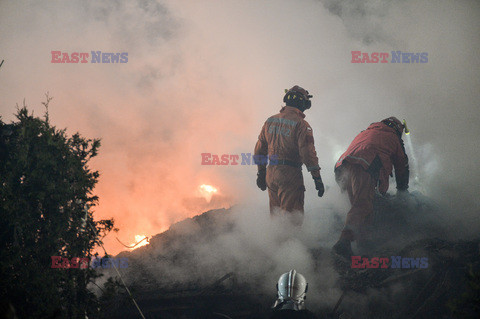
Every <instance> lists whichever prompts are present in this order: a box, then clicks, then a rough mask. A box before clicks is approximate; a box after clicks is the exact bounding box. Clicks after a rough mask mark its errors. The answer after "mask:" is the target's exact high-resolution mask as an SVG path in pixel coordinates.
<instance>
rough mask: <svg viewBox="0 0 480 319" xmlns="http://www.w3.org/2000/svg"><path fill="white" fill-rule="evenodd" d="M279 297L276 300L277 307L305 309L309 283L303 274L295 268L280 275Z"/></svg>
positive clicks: (274, 306)
mask: <svg viewBox="0 0 480 319" xmlns="http://www.w3.org/2000/svg"><path fill="white" fill-rule="evenodd" d="M277 290H278V299H277V300H276V301H275V304H274V305H273V308H275V309H293V310H303V309H305V298H306V293H307V290H308V283H307V281H306V280H305V277H303V275H301V274H299V273H297V271H296V270H295V269H292V270H290V271H289V272H286V273H284V274H283V275H281V276H280V278H279V279H278V283H277Z"/></svg>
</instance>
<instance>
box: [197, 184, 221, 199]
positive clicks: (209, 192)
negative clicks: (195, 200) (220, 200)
mask: <svg viewBox="0 0 480 319" xmlns="http://www.w3.org/2000/svg"><path fill="white" fill-rule="evenodd" d="M198 189H199V191H200V194H201V196H202V197H204V198H205V200H206V201H207V202H210V200H212V196H213V194H215V193H217V192H218V190H217V189H216V188H215V187H213V186H211V185H205V184H202V185H200V186H199V187H198Z"/></svg>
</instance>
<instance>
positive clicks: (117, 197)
mask: <svg viewBox="0 0 480 319" xmlns="http://www.w3.org/2000/svg"><path fill="white" fill-rule="evenodd" d="M479 34H480V3H479V2H478V1H421V0H418V1H407V0H406V1H383V2H382V1H374V0H372V1H358V0H355V1H354V0H349V1H348V0H344V1H333V0H331V1H313V0H301V1H287V0H277V1H273V0H271V1H240V0H237V1H226V0H221V1H220V0H219V1H186V0H185V1H178V0H175V1H174V0H170V1H113V0H107V1H1V2H0V60H3V59H4V60H5V62H4V64H3V66H2V67H1V68H0V115H1V116H2V118H3V119H4V121H10V120H13V119H14V116H13V114H14V113H15V104H16V103H19V104H20V103H22V101H23V99H25V100H26V104H27V105H28V106H29V108H30V109H31V110H34V111H35V114H37V115H41V114H42V113H43V112H44V110H43V108H42V106H41V102H42V101H44V94H45V92H47V91H48V92H50V95H51V96H53V97H54V99H53V101H52V102H51V105H50V109H49V112H50V119H51V121H52V123H54V124H55V125H56V126H57V127H59V128H64V127H67V128H68V133H70V134H73V133H75V132H77V131H79V132H80V133H81V134H82V135H83V136H86V137H89V138H101V139H102V147H101V149H100V153H99V155H98V157H97V158H96V159H95V160H94V161H93V162H92V164H91V166H92V167H93V168H95V169H98V170H99V171H100V173H101V177H100V182H99V184H98V186H97V188H96V194H98V195H99V196H100V203H99V206H98V207H97V208H96V214H95V216H96V218H97V219H100V218H110V217H114V218H115V220H116V224H117V227H119V228H120V232H119V233H118V234H111V235H109V236H108V237H107V239H106V243H107V249H108V250H110V252H112V253H114V252H118V251H119V250H120V249H121V248H122V246H120V245H119V244H118V243H117V242H116V240H115V239H114V238H115V236H118V237H119V238H120V239H121V240H122V241H124V242H126V243H131V242H133V241H134V235H138V234H145V235H154V234H156V233H159V232H160V231H162V230H165V229H166V228H168V227H169V225H171V224H172V223H173V222H176V221H179V220H182V219H184V218H185V217H190V216H193V215H195V214H197V213H199V212H202V211H205V210H206V209H209V208H212V207H218V206H225V205H226V206H229V205H231V204H235V203H240V204H241V203H246V202H248V204H249V205H252V203H253V204H254V205H253V206H254V207H258V213H259V214H267V205H268V203H267V195H266V193H264V192H261V191H259V190H258V189H257V188H256V185H255V177H256V176H255V175H256V174H255V173H256V168H255V167H254V166H242V165H239V166H232V165H227V166H205V165H201V155H200V154H201V153H213V154H218V155H221V154H233V155H235V154H236V155H240V154H241V153H248V152H252V151H253V148H254V145H255V142H256V139H257V136H258V134H259V132H260V128H261V126H262V124H263V122H264V121H265V119H266V118H267V117H268V116H270V115H272V114H274V113H276V112H278V110H279V109H280V107H281V105H282V97H283V90H284V89H285V88H289V87H291V86H293V85H295V84H298V85H300V86H303V87H304V88H306V89H307V90H309V91H310V93H311V94H313V96H314V97H313V100H312V108H311V109H310V110H308V111H306V115H307V117H306V120H307V121H309V123H310V124H311V126H312V127H313V130H314V137H315V146H316V148H317V152H318V154H319V158H320V166H321V167H322V176H323V178H324V181H325V183H326V185H327V187H329V189H328V190H327V193H326V195H325V197H324V198H322V199H319V198H316V197H315V192H314V190H313V186H314V185H313V182H312V181H311V180H310V177H309V176H307V175H306V174H305V181H306V187H307V192H306V210H307V212H312V213H316V212H320V213H321V208H322V207H326V206H328V205H335V204H336V201H337V198H338V196H337V195H338V194H337V193H336V192H338V190H337V189H338V187H337V185H336V184H335V182H334V179H333V165H334V162H335V161H336V160H337V158H338V156H339V155H340V153H342V152H343V151H344V150H345V149H346V147H347V146H348V144H349V143H350V142H351V140H352V139H353V138H354V137H355V135H356V134H357V133H358V132H359V131H361V130H363V129H365V128H366V127H367V126H368V125H369V124H370V123H371V122H375V121H379V120H382V119H383V118H386V117H388V116H391V115H395V116H397V117H398V118H400V119H403V118H405V119H406V120H407V122H408V124H409V127H410V129H411V131H412V134H411V138H412V142H413V147H414V148H413V150H412V149H410V148H409V149H408V150H407V151H408V152H409V154H410V155H412V154H411V152H412V151H414V152H415V157H416V159H417V165H416V166H414V165H412V166H414V167H413V171H412V173H413V174H417V175H418V180H419V183H417V184H416V185H412V187H411V188H412V190H414V189H421V190H422V191H424V192H425V193H426V194H427V195H428V196H431V197H432V198H434V199H437V200H439V201H441V200H444V201H445V205H447V209H448V210H449V211H450V212H451V214H452V218H454V219H457V220H462V221H464V222H465V223H466V224H471V223H470V221H471V220H475V219H476V217H477V215H478V213H479V206H480V201H479V199H478V198H477V195H478V192H479V191H478V184H479V183H478V181H479V180H480V168H479V166H478V162H479V161H478V158H479V156H480V151H479V146H480V145H479V142H478V137H479V135H480V125H479V123H480V116H479V110H480V108H479V102H478V101H479V100H480V93H479V92H480V80H479V75H480V74H479V73H480V72H479V70H480V61H479V59H478V52H479V50H480V40H479V36H478V35H479ZM51 51H62V52H68V53H70V54H71V53H73V52H88V53H90V52H91V51H102V52H110V53H121V52H127V53H128V62H127V63H116V64H94V63H78V64H63V63H58V64H57V63H51V60H52V55H51ZM351 51H362V52H368V53H372V52H388V53H390V54H391V51H403V52H410V53H420V52H427V53H428V62H427V63H414V64H402V63H400V64H393V63H386V64H382V63H378V64H355V63H351V59H352V55H351ZM90 60H91V56H90V57H89V58H88V61H89V62H90ZM388 60H389V61H390V60H391V58H389V59H388ZM410 158H411V159H412V156H410ZM412 164H414V163H412ZM201 184H209V185H213V186H215V187H216V188H217V189H218V190H219V192H218V195H217V196H214V197H213V198H212V201H211V202H210V203H208V202H206V200H205V199H203V197H201V194H200V193H199V189H198V187H199V185H201ZM412 184H413V183H412ZM475 225H476V224H475Z"/></svg>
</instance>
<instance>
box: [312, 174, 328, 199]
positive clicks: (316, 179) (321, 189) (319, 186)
mask: <svg viewBox="0 0 480 319" xmlns="http://www.w3.org/2000/svg"><path fill="white" fill-rule="evenodd" d="M313 181H314V182H315V189H316V190H317V191H318V197H322V196H323V193H325V186H323V182H322V176H318V177H313Z"/></svg>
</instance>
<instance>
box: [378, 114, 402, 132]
mask: <svg viewBox="0 0 480 319" xmlns="http://www.w3.org/2000/svg"><path fill="white" fill-rule="evenodd" d="M382 123H383V124H385V125H387V126H389V127H391V128H393V129H394V130H395V131H396V132H397V134H398V135H399V136H402V133H403V129H404V128H405V125H403V124H402V122H400V120H399V119H397V118H396V117H395V116H390V117H389V118H386V119H384V120H382Z"/></svg>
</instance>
